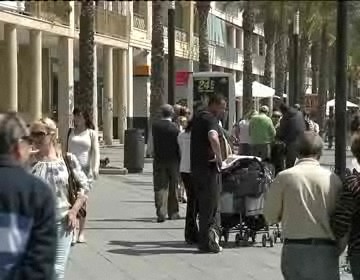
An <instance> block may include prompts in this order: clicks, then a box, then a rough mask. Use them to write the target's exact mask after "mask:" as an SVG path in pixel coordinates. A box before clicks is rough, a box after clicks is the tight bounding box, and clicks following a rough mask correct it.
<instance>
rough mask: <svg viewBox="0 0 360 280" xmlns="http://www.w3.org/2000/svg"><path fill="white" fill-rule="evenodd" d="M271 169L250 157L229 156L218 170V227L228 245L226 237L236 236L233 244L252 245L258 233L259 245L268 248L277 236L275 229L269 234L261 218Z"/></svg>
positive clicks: (278, 235) (259, 160)
mask: <svg viewBox="0 0 360 280" xmlns="http://www.w3.org/2000/svg"><path fill="white" fill-rule="evenodd" d="M273 174H274V171H273V168H272V167H271V165H270V164H268V163H266V162H265V161H261V159H260V158H258V157H253V156H235V155H233V156H231V158H229V159H228V160H227V161H226V163H225V164H224V166H223V168H222V187H223V188H222V193H221V203H220V205H221V207H220V212H221V226H222V237H223V238H224V241H225V243H226V242H228V239H229V234H230V233H236V235H235V243H236V244H237V245H240V242H241V241H245V242H248V241H249V240H250V239H251V240H252V242H255V240H256V234H258V233H262V234H263V235H262V244H263V246H264V247H265V246H266V245H267V242H269V244H270V246H271V247H272V246H273V244H274V243H275V242H276V240H277V238H279V237H280V236H281V234H280V229H279V227H278V226H276V229H274V231H273V234H272V235H271V234H270V231H269V230H270V229H269V226H268V225H267V224H266V222H265V219H264V216H263V212H262V211H263V203H264V195H265V193H266V192H267V190H268V188H269V186H270V184H271V182H272V180H273Z"/></svg>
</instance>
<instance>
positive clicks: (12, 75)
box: [4, 24, 18, 111]
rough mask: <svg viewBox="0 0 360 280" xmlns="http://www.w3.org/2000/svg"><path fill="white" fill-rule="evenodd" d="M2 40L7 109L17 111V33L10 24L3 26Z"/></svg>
mask: <svg viewBox="0 0 360 280" xmlns="http://www.w3.org/2000/svg"><path fill="white" fill-rule="evenodd" d="M4 32H5V35H4V39H5V42H6V56H7V63H6V72H7V73H6V74H7V84H8V88H7V93H6V94H7V96H8V99H7V102H8V104H7V106H6V107H7V109H8V110H9V111H17V110H18V65H17V64H18V62H17V55H18V54H17V53H18V46H17V32H16V26H15V25H12V24H5V26H4Z"/></svg>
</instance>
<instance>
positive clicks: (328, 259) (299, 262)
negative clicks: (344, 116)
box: [264, 131, 342, 280]
mask: <svg viewBox="0 0 360 280" xmlns="http://www.w3.org/2000/svg"><path fill="white" fill-rule="evenodd" d="M322 149H323V142H322V139H321V137H320V136H319V135H318V134H316V133H315V132H313V131H307V132H305V133H304V134H303V135H302V136H300V137H299V142H298V154H299V160H298V162H297V163H296V164H295V166H294V167H292V168H289V169H287V170H285V171H282V172H280V173H279V174H278V176H277V177H276V178H275V181H274V182H273V185H272V186H271V188H270V190H269V192H268V194H267V197H266V200H265V205H264V215H265V218H266V220H267V222H268V223H269V224H270V225H272V224H275V223H280V222H281V223H282V228H283V236H284V247H283V251H282V256H281V270H282V274H283V276H284V279H285V280H293V279H296V280H339V266H338V265H339V262H338V248H337V242H336V240H335V237H334V235H333V233H332V230H331V227H330V217H331V215H332V214H333V212H334V210H335V205H336V200H337V197H338V196H339V191H340V190H341V189H342V183H341V181H340V179H339V178H338V176H337V175H335V174H334V173H331V172H330V170H328V169H325V168H323V167H321V166H320V163H319V159H320V156H321V153H322Z"/></svg>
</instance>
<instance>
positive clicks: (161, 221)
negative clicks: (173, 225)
mask: <svg viewBox="0 0 360 280" xmlns="http://www.w3.org/2000/svg"><path fill="white" fill-rule="evenodd" d="M165 220H166V219H165V217H157V222H158V223H163V222H165Z"/></svg>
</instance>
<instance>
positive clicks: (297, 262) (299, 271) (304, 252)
mask: <svg viewBox="0 0 360 280" xmlns="http://www.w3.org/2000/svg"><path fill="white" fill-rule="evenodd" d="M281 272H282V274H283V276H284V279H285V280H339V279H340V275H339V257H338V249H337V247H336V246H330V245H302V244H286V245H284V247H283V249H282V256H281Z"/></svg>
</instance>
